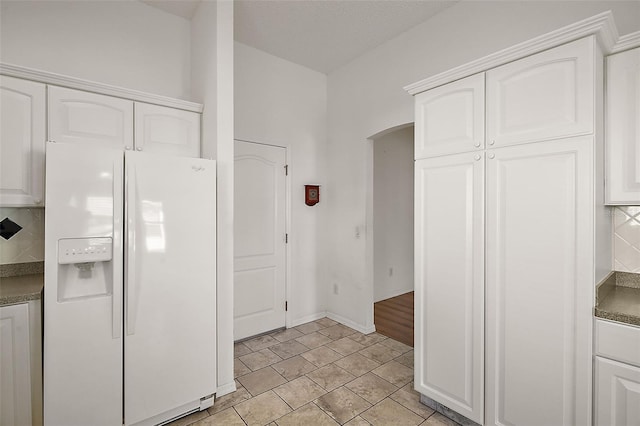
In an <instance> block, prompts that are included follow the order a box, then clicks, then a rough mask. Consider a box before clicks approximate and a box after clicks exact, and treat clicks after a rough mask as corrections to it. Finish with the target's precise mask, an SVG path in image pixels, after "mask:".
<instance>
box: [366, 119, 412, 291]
mask: <svg viewBox="0 0 640 426" xmlns="http://www.w3.org/2000/svg"><path fill="white" fill-rule="evenodd" d="M373 247H374V252H373V256H374V257H373V265H374V271H373V300H374V302H378V301H380V300H384V299H388V298H390V297H395V296H398V295H400V294H404V293H407V292H409V291H413V126H409V127H405V128H402V129H399V130H396V131H393V132H391V133H388V134H385V135H384V136H381V137H379V138H376V139H374V141H373Z"/></svg>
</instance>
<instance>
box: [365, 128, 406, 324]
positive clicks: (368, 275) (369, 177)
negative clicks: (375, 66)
mask: <svg viewBox="0 0 640 426" xmlns="http://www.w3.org/2000/svg"><path fill="white" fill-rule="evenodd" d="M411 126H415V123H414V122H413V121H409V122H405V123H402V124H398V125H396V126H392V127H389V128H386V129H384V130H381V131H380V132H378V133H375V134H373V135H371V136H369V137H367V139H366V142H365V143H366V148H365V185H366V186H365V189H366V199H365V229H366V230H367V233H369V232H371V233H372V234H371V235H373V221H374V218H373V144H374V143H375V141H376V139H379V138H381V137H382V136H385V135H388V134H389V133H393V132H395V131H397V130H402V129H406V128H407V127H411ZM412 167H413V165H412ZM373 255H374V241H373V238H370V237H367V238H366V246H365V265H364V268H365V293H366V300H365V301H364V302H363V303H365V308H366V313H365V319H366V325H367V327H371V328H373V329H375V323H374V318H373V304H374V302H375V298H374V296H373V295H374V283H373V277H374V265H373V262H374V258H373ZM414 289H415V282H414Z"/></svg>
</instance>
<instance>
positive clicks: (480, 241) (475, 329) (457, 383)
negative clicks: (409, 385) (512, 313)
mask: <svg viewBox="0 0 640 426" xmlns="http://www.w3.org/2000/svg"><path fill="white" fill-rule="evenodd" d="M415 197H416V198H415V199H416V206H415V208H416V215H415V233H416V238H415V252H416V253H419V255H418V256H416V264H415V265H416V267H415V272H416V280H417V282H418V283H421V284H422V285H417V286H416V288H415V303H416V304H417V305H419V306H420V309H418V310H417V311H416V315H417V317H416V318H417V321H416V324H415V333H414V336H415V350H416V352H417V353H419V354H420V357H418V358H416V363H415V375H416V382H415V386H416V389H417V390H418V391H419V392H420V393H422V394H423V395H426V396H428V397H430V398H432V399H436V400H438V401H440V402H442V403H443V404H445V405H447V406H448V407H449V408H452V409H454V410H455V411H457V412H459V413H460V414H463V415H464V416H465V417H467V418H469V419H471V420H473V421H475V422H478V423H482V419H483V412H484V410H483V408H484V401H483V390H484V382H483V380H484V372H483V365H484V346H483V340H484V337H483V336H484V332H483V330H484V291H483V288H484V154H483V153H463V154H456V155H447V156H442V157H435V158H428V159H423V160H417V161H416V165H415Z"/></svg>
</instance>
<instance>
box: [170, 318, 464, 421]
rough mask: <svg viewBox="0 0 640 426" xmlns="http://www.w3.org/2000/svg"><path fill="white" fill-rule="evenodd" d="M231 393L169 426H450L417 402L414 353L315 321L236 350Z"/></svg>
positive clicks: (379, 337)
mask: <svg viewBox="0 0 640 426" xmlns="http://www.w3.org/2000/svg"><path fill="white" fill-rule="evenodd" d="M234 354H235V355H234V356H235V377H236V386H237V388H238V389H237V390H236V391H235V392H233V393H231V394H228V395H225V396H222V397H220V398H218V399H216V401H215V404H214V406H213V407H212V408H210V409H209V410H208V411H202V412H199V413H195V414H192V415H190V416H188V417H184V418H182V419H179V420H177V421H175V422H173V423H171V424H170V425H171V426H187V425H193V426H209V425H269V426H275V425H277V426H288V425H338V424H343V425H350V426H351V425H394V426H395V425H432V426H454V425H456V423H454V422H452V421H451V420H449V419H447V418H445V417H444V416H442V415H440V414H439V413H434V411H433V410H432V409H430V408H429V407H427V406H425V405H422V404H420V402H419V395H418V393H417V392H415V391H414V390H413V348H411V347H410V346H407V345H405V344H403V343H400V342H397V341H395V340H393V339H389V338H387V337H385V336H383V335H381V334H377V333H371V334H367V335H364V334H362V333H359V332H357V331H356V330H353V329H351V328H349V327H346V326H344V325H342V324H339V323H337V322H335V321H333V320H331V319H328V318H322V319H320V320H317V321H313V322H310V323H306V324H302V325H299V326H297V327H294V328H290V329H287V330H284V331H276V332H273V333H270V334H267V335H263V336H260V337H256V338H253V339H250V340H246V341H244V342H241V343H236V344H235V351H234Z"/></svg>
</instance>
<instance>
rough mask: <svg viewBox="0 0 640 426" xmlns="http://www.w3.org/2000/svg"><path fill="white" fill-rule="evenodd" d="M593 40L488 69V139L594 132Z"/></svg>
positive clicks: (505, 141)
mask: <svg viewBox="0 0 640 426" xmlns="http://www.w3.org/2000/svg"><path fill="white" fill-rule="evenodd" d="M595 50H596V47H595V40H594V39H593V37H587V38H584V39H581V40H578V41H575V42H572V43H568V44H565V45H562V46H559V47H556V48H554V49H551V50H547V51H545V52H542V53H539V54H536V55H532V56H529V57H527V58H524V59H521V60H518V61H515V62H512V63H509V64H506V65H503V66H501V67H498V68H494V69H492V70H490V71H488V72H487V145H488V146H489V147H499V146H505V145H514V144H520V143H526V142H534V141H541V140H547V139H558V138H563V137H568V136H575V135H582V134H589V133H592V132H593V117H594V98H595V96H594V87H595V66H594V55H595Z"/></svg>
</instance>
